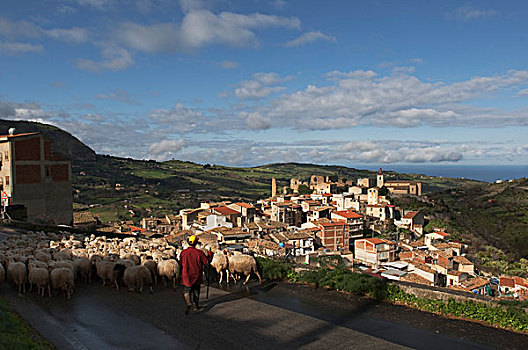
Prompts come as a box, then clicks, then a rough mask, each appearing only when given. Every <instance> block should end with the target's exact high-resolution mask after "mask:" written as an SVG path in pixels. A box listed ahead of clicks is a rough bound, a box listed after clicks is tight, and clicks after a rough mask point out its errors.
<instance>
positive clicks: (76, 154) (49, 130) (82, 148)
mask: <svg viewBox="0 0 528 350" xmlns="http://www.w3.org/2000/svg"><path fill="white" fill-rule="evenodd" d="M10 128H15V130H16V131H15V132H16V133H17V134H21V133H27V132H40V133H41V134H42V135H43V136H44V138H47V139H50V140H52V141H53V151H54V152H55V153H61V154H62V155H63V156H65V157H66V158H68V159H70V160H71V161H77V160H80V161H85V160H92V161H93V160H95V152H94V151H93V150H92V149H91V148H90V147H88V146H86V145H85V144H84V143H82V142H81V141H80V140H79V139H78V138H76V137H75V136H73V135H72V134H70V133H69V132H67V131H64V130H62V129H60V128H57V127H56V126H53V125H49V124H43V123H37V122H28V121H23V120H4V119H0V135H7V133H8V130H9V129H10Z"/></svg>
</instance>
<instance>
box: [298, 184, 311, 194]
mask: <svg viewBox="0 0 528 350" xmlns="http://www.w3.org/2000/svg"><path fill="white" fill-rule="evenodd" d="M312 192H313V191H312V190H311V189H310V187H308V186H306V185H299V194H311V193H312Z"/></svg>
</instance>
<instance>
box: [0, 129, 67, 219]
mask: <svg viewBox="0 0 528 350" xmlns="http://www.w3.org/2000/svg"><path fill="white" fill-rule="evenodd" d="M0 190H1V191H0V193H1V194H2V208H3V210H5V211H7V212H9V210H10V208H13V207H16V206H18V207H20V208H23V212H25V214H26V215H22V216H26V217H27V220H28V221H31V222H43V223H50V224H65V225H72V224H73V200H72V174H71V165H70V162H69V161H68V160H67V159H65V158H64V157H62V156H61V155H59V154H56V153H55V152H53V145H52V142H51V141H50V140H46V139H44V138H43V136H42V134H40V133H38V132H33V133H25V134H14V129H10V133H9V135H4V136H0Z"/></svg>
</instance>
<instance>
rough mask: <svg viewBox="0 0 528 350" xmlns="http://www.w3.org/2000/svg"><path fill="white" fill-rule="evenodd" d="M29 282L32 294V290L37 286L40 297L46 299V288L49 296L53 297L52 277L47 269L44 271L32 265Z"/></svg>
mask: <svg viewBox="0 0 528 350" xmlns="http://www.w3.org/2000/svg"><path fill="white" fill-rule="evenodd" d="M28 281H29V291H30V292H31V289H32V288H33V285H34V284H36V285H37V294H38V295H40V296H42V297H44V293H45V292H46V288H47V289H48V295H49V296H50V297H51V290H50V277H49V272H48V270H47V269H43V268H41V267H35V266H34V265H30V268H29V274H28Z"/></svg>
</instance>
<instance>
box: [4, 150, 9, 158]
mask: <svg viewBox="0 0 528 350" xmlns="http://www.w3.org/2000/svg"><path fill="white" fill-rule="evenodd" d="M5 160H9V152H6V153H5Z"/></svg>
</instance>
